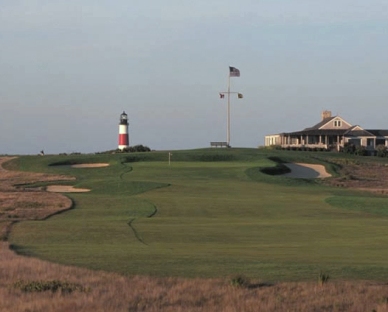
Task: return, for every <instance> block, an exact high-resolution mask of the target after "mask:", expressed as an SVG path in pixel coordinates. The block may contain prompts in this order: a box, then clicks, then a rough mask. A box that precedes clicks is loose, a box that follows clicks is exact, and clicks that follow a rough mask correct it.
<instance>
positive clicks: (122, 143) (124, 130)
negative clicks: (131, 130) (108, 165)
mask: <svg viewBox="0 0 388 312" xmlns="http://www.w3.org/2000/svg"><path fill="white" fill-rule="evenodd" d="M127 147H129V138H128V115H127V114H126V113H125V112H123V113H122V114H121V115H120V123H119V149H120V150H123V149H124V148H127Z"/></svg>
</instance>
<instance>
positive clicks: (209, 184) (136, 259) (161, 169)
mask: <svg viewBox="0 0 388 312" xmlns="http://www.w3.org/2000/svg"><path fill="white" fill-rule="evenodd" d="M211 153H215V152H214V151H211ZM217 153H221V154H222V153H230V151H220V152H217ZM251 153H252V152H251ZM255 153H256V154H257V155H256V157H254V158H250V159H249V160H246V159H245V160H244V159H242V160H239V159H237V160H234V161H212V162H210V161H173V162H172V163H171V165H170V166H169V165H168V163H167V162H166V161H164V162H161V161H138V162H133V163H127V164H125V165H123V164H121V163H120V161H118V158H117V157H116V158H112V159H111V160H110V162H111V166H110V167H106V168H98V169H97V168H95V169H69V168H50V170H54V171H55V172H58V171H60V172H61V173H63V172H64V171H66V170H67V172H68V173H69V174H72V175H75V176H77V177H78V180H77V183H76V185H77V186H79V187H86V188H91V189H92V191H91V192H90V193H82V194H71V197H72V198H73V199H74V201H75V204H76V205H75V209H73V210H71V211H69V212H66V213H64V214H61V215H58V216H55V217H52V218H50V219H49V220H46V221H38V222H36V221H35V222H23V223H21V224H18V225H17V226H15V228H14V230H13V233H12V235H11V238H10V241H11V243H12V244H14V245H15V246H16V248H17V250H19V251H20V252H23V253H26V254H30V255H34V256H38V257H41V258H44V259H48V260H51V261H56V262H59V263H65V264H73V265H79V266H84V267H89V268H94V269H102V270H107V271H116V272H120V273H123V274H130V275H131V274H146V275H158V276H185V277H194V276H200V277H222V276H228V275H232V274H238V273H243V274H246V275H247V276H250V277H259V278H263V279H267V280H306V279H316V277H317V274H318V272H319V271H320V270H323V271H327V272H330V275H331V276H333V277H334V278H368V279H370V278H372V279H383V278H384V277H385V276H386V275H387V274H388V263H387V261H386V259H388V251H386V249H385V246H386V245H387V243H388V228H387V225H388V218H387V217H385V216H381V215H376V214H371V213H365V212H363V211H358V210H349V209H341V208H337V207H334V206H332V205H330V200H329V201H328V200H327V199H328V198H333V194H334V193H335V192H337V193H338V191H335V190H333V189H329V188H324V187H322V186H319V185H316V184H311V185H310V184H308V183H303V182H301V183H289V185H287V184H286V183H284V181H286V180H287V179H286V178H282V177H276V178H271V179H269V178H267V177H266V176H265V175H264V174H261V173H258V174H257V177H258V178H257V179H254V180H253V179H251V178H250V177H249V176H248V175H247V174H246V170H247V169H249V168H258V167H265V166H270V165H274V164H273V163H272V162H271V161H269V160H268V159H267V158H266V155H263V154H260V152H257V151H255ZM174 154H175V153H174ZM177 154H179V153H178V152H177ZM104 157H106V156H104ZM150 157H151V156H150ZM177 158H178V157H177ZM156 160H158V158H157V157H156ZM130 169H132V170H130ZM123 173H124V174H123ZM269 182H270V183H269ZM343 193H344V194H345V195H346V194H347V195H349V194H348V193H347V192H345V191H343Z"/></svg>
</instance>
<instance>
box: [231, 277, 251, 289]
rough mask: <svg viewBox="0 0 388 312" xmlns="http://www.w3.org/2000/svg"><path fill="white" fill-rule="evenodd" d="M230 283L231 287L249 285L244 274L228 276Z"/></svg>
mask: <svg viewBox="0 0 388 312" xmlns="http://www.w3.org/2000/svg"><path fill="white" fill-rule="evenodd" d="M230 284H231V285H232V286H233V287H242V288H245V287H248V286H249V279H248V278H247V277H245V276H244V275H235V276H232V277H231V278H230Z"/></svg>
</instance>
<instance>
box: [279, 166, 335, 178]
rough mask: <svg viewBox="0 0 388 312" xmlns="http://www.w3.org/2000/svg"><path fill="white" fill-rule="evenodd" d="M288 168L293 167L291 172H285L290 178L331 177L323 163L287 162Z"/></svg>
mask: <svg viewBox="0 0 388 312" xmlns="http://www.w3.org/2000/svg"><path fill="white" fill-rule="evenodd" d="M285 165H286V166H287V167H288V168H290V169H291V172H290V173H286V174H284V176H285V177H290V178H299V179H317V178H319V179H322V178H328V177H331V174H329V173H328V172H327V171H326V168H325V166H322V165H312V164H303V163H295V164H291V163H290V164H285Z"/></svg>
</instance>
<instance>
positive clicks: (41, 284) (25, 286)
mask: <svg viewBox="0 0 388 312" xmlns="http://www.w3.org/2000/svg"><path fill="white" fill-rule="evenodd" d="M13 286H14V288H16V289H20V290H21V291H23V292H43V291H51V292H57V291H61V292H62V293H72V292H73V291H81V292H86V291H87V289H86V288H85V287H84V286H82V285H80V284H75V283H69V282H62V281H58V280H52V281H24V280H19V281H17V282H16V283H15V284H14V285H13Z"/></svg>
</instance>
